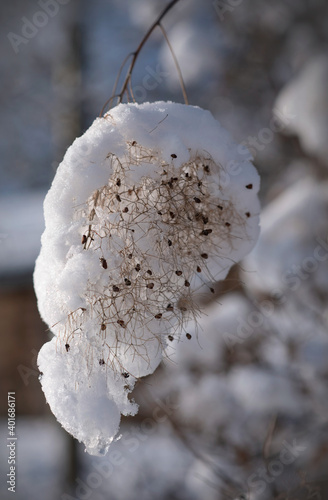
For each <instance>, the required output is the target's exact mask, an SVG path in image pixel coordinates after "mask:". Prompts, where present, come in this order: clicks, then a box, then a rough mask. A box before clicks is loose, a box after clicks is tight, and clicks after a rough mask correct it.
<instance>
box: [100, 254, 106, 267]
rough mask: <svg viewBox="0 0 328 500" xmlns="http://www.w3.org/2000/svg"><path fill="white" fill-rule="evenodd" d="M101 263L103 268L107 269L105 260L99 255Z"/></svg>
mask: <svg viewBox="0 0 328 500" xmlns="http://www.w3.org/2000/svg"><path fill="white" fill-rule="evenodd" d="M100 262H101V265H102V266H103V268H104V269H107V261H106V259H104V257H101V259H100Z"/></svg>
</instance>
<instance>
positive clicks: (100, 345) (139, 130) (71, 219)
mask: <svg viewBox="0 0 328 500" xmlns="http://www.w3.org/2000/svg"><path fill="white" fill-rule="evenodd" d="M258 189H259V176H258V174H257V172H256V170H255V168H254V166H253V165H252V164H251V163H250V162H249V161H246V160H245V156H244V155H243V157H241V156H240V155H239V153H238V151H237V145H236V144H235V143H234V142H233V141H232V139H231V138H230V136H229V135H228V133H227V132H226V131H225V130H224V129H223V128H222V127H221V125H220V124H219V123H218V122H217V121H216V120H215V119H214V118H213V117H212V115H211V114H210V113H209V112H208V111H204V110H202V109H200V108H197V107H193V106H186V105H182V104H175V103H171V102H155V103H151V104H150V103H145V104H142V105H138V104H120V105H118V106H117V107H116V108H114V109H112V110H111V111H110V113H108V114H107V115H105V116H104V117H101V118H97V119H96V120H95V121H94V123H93V124H92V125H91V127H90V128H89V129H88V130H87V131H86V132H85V134H84V135H83V136H82V137H80V138H78V139H76V140H75V142H74V143H73V145H72V146H71V147H70V148H69V149H68V151H67V153H66V155H65V157H64V160H63V162H62V163H61V165H60V166H59V167H58V170H57V173H56V176H55V179H54V181H53V184H52V186H51V189H50V190H49V192H48V194H47V196H46V199H45V202H44V215H45V224H46V229H45V231H44V233H43V236H42V249H41V253H40V255H39V257H38V259H37V262H36V267H35V273H34V283H35V290H36V294H37V297H38V306H39V310H40V313H41V316H42V318H43V319H44V321H45V322H46V323H47V324H48V325H49V327H50V329H51V331H52V333H53V334H54V335H55V337H54V338H53V340H52V341H51V342H50V343H47V344H45V345H44V346H43V347H42V349H41V351H40V354H39V358H38V363H39V367H40V370H41V372H42V373H43V375H42V377H41V383H42V388H43V390H44V392H45V395H46V398H47V400H48V403H49V404H50V406H51V409H52V411H53V413H54V414H55V416H56V417H57V419H58V420H59V421H60V422H61V424H62V425H63V427H65V429H67V431H68V432H70V433H71V434H72V435H73V436H75V437H76V438H77V439H79V440H80V441H83V442H84V443H85V445H86V448H87V451H88V452H89V453H92V454H104V453H106V452H107V450H108V446H109V444H110V443H111V442H112V440H113V439H114V437H115V435H116V434H117V432H118V427H119V420H120V414H121V413H123V414H134V413H135V412H136V410H137V407H136V404H135V403H133V402H131V401H130V400H129V399H128V394H129V393H130V392H131V391H132V389H133V386H134V383H135V381H136V379H138V378H139V377H142V376H145V375H147V374H150V373H152V372H153V371H154V370H155V369H156V367H157V366H158V364H159V363H160V361H161V359H162V355H163V351H164V349H165V347H166V345H167V340H169V341H171V340H173V339H174V338H178V337H179V334H180V332H181V331H183V328H184V325H185V324H186V322H187V321H190V320H191V319H192V318H193V317H194V314H195V305H194V300H193V296H194V294H195V292H198V291H199V290H200V289H201V290H206V291H207V290H211V283H213V281H216V280H221V279H224V278H225V276H226V275H227V273H228V271H229V268H230V267H231V266H232V265H233V264H234V263H235V262H237V261H239V260H240V259H241V258H242V257H244V255H246V254H247V253H248V252H249V251H250V250H251V249H252V247H253V246H254V244H255V242H256V240H257V237H258V233H259V202H258V198H257V192H258Z"/></svg>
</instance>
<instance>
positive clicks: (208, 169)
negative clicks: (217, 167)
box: [204, 165, 210, 174]
mask: <svg viewBox="0 0 328 500" xmlns="http://www.w3.org/2000/svg"><path fill="white" fill-rule="evenodd" d="M204 171H205V172H206V173H207V174H209V173H210V167H209V166H208V165H204Z"/></svg>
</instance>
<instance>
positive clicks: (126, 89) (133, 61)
mask: <svg viewBox="0 0 328 500" xmlns="http://www.w3.org/2000/svg"><path fill="white" fill-rule="evenodd" d="M179 1H180V0H171V2H170V3H169V4H168V5H167V6H166V7H165V9H164V10H163V12H162V13H161V14H160V15H159V16H158V18H157V19H156V21H155V22H154V23H153V24H152V25H151V27H150V28H149V30H148V31H147V33H146V34H145V35H144V37H143V39H142V40H141V42H140V43H139V45H138V47H137V49H136V50H135V52H132V53H131V54H129V55H128V56H127V57H126V59H125V60H124V62H123V64H122V66H121V68H120V71H119V74H118V77H117V80H116V82H115V90H116V87H117V83H118V79H119V76H120V74H121V72H122V69H123V67H124V65H125V63H126V61H127V59H128V57H130V56H132V59H131V62H130V65H129V67H128V70H127V73H126V77H125V80H124V82H123V86H122V89H121V91H120V92H119V93H118V94H117V95H115V90H114V91H113V94H114V95H113V96H112V97H111V98H110V99H108V101H106V103H105V104H104V106H103V108H102V110H101V113H100V116H102V114H103V112H104V108H105V107H106V106H107V104H108V103H111V102H112V100H113V99H114V97H117V98H118V101H117V102H118V104H119V103H121V102H122V101H123V97H124V95H125V94H129V88H130V90H131V76H132V71H133V68H134V66H135V64H136V61H137V58H138V56H139V54H140V52H141V49H142V48H143V46H144V45H145V43H146V42H147V40H148V38H149V37H150V35H151V34H152V32H153V31H154V29H155V28H156V27H157V26H159V27H161V29H162V31H163V28H162V26H161V21H162V19H163V18H164V17H165V16H166V14H167V13H168V12H169V11H170V10H171V9H172V7H174V5H175V4H177V3H178V2H179ZM165 38H166V40H167V37H166V36H165ZM178 73H179V79H180V82H181V80H182V77H181V72H180V71H178ZM182 92H183V95H184V99H185V102H186V104H187V103H188V100H187V96H186V92H185V89H184V86H183V84H182ZM132 97H133V94H132Z"/></svg>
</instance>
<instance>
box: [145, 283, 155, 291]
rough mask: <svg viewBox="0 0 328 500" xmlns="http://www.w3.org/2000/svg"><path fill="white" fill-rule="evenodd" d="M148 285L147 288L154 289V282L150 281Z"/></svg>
mask: <svg viewBox="0 0 328 500" xmlns="http://www.w3.org/2000/svg"><path fill="white" fill-rule="evenodd" d="M146 286H147V288H149V289H150V290H152V289H153V288H154V283H148V285H146Z"/></svg>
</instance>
